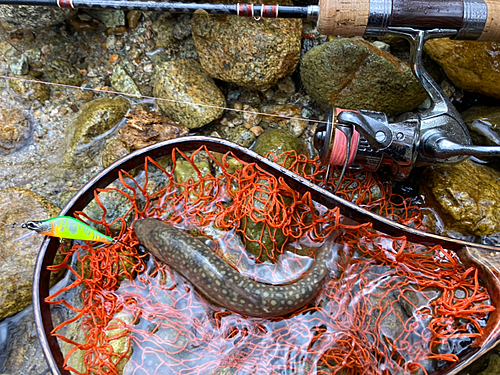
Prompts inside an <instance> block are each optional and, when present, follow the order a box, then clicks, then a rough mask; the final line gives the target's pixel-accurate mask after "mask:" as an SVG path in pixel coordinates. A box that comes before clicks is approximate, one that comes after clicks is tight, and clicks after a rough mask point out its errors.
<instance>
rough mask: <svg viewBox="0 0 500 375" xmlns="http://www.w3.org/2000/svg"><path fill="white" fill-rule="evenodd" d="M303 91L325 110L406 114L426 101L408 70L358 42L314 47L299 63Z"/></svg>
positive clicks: (342, 40)
mask: <svg viewBox="0 0 500 375" xmlns="http://www.w3.org/2000/svg"><path fill="white" fill-rule="evenodd" d="M300 74H301V77H302V82H303V83H304V86H305V87H306V90H307V92H308V93H309V94H311V95H312V96H313V97H314V99H316V101H317V102H318V103H319V104H320V105H321V106H322V107H323V108H324V109H326V108H328V107H330V106H332V105H333V106H336V107H340V108H345V109H361V108H362V109H368V110H372V111H381V112H385V113H387V114H389V115H390V114H396V113H402V112H407V111H410V110H412V109H414V108H415V107H417V106H418V105H419V104H421V103H422V102H423V101H424V100H425V99H426V97H427V94H426V93H425V91H424V89H423V88H422V86H421V85H420V83H419V82H418V81H417V79H416V78H415V76H414V75H413V73H412V71H411V70H410V67H409V66H408V65H407V64H405V63H404V62H402V61H401V60H399V59H397V58H396V57H394V56H392V55H391V54H390V53H387V52H384V51H382V50H380V49H378V48H376V47H375V46H373V45H372V44H371V43H369V42H367V41H365V40H363V39H360V38H343V39H336V40H332V41H330V42H327V43H324V44H321V45H319V46H317V47H314V48H313V49H311V50H310V51H309V52H307V53H306V54H305V55H304V57H303V59H302V63H301V67H300Z"/></svg>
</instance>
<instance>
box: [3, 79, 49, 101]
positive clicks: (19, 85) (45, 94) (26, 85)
mask: <svg viewBox="0 0 500 375" xmlns="http://www.w3.org/2000/svg"><path fill="white" fill-rule="evenodd" d="M14 77H16V78H21V79H9V87H10V88H11V89H12V90H14V92H15V93H17V94H19V95H21V96H22V97H23V98H24V99H27V100H30V101H33V100H38V101H40V102H44V101H45V100H48V99H49V97H50V87H49V85H46V84H43V83H38V82H37V81H39V80H38V79H36V78H35V77H32V76H30V75H26V76H14ZM25 80H27V81H25Z"/></svg>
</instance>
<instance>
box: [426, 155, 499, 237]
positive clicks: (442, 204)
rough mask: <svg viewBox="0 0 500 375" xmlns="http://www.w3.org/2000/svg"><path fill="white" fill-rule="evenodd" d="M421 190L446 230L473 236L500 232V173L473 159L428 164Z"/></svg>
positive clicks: (428, 205) (427, 203) (427, 204)
mask: <svg viewBox="0 0 500 375" xmlns="http://www.w3.org/2000/svg"><path fill="white" fill-rule="evenodd" d="M464 182H466V183H464ZM420 190H421V193H422V194H423V195H424V197H425V202H426V203H425V206H427V207H431V208H433V209H434V210H436V212H437V214H438V215H439V217H440V218H441V220H442V221H443V224H444V229H445V230H453V231H458V232H460V233H462V234H466V235H474V236H482V235H488V234H493V233H497V232H500V216H499V215H498V212H500V172H497V171H495V170H494V169H492V168H489V167H487V166H483V165H479V164H476V163H473V162H471V161H465V162H462V163H460V164H457V165H453V166H437V167H428V168H427V169H426V170H425V173H424V176H423V178H422V180H421V185H420Z"/></svg>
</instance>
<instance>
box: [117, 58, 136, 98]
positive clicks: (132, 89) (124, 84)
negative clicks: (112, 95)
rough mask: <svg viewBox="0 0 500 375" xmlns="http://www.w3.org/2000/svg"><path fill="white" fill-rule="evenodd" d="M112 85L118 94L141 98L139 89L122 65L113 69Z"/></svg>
mask: <svg viewBox="0 0 500 375" xmlns="http://www.w3.org/2000/svg"><path fill="white" fill-rule="evenodd" d="M111 85H112V86H113V89H114V90H116V91H118V92H122V93H125V94H130V95H134V96H138V97H139V96H141V92H140V91H139V88H138V87H137V85H136V84H135V82H134V80H133V79H132V77H130V76H129V75H128V73H127V71H126V70H125V69H124V68H123V66H122V65H121V64H117V65H116V66H115V68H114V69H113V75H112V76H111Z"/></svg>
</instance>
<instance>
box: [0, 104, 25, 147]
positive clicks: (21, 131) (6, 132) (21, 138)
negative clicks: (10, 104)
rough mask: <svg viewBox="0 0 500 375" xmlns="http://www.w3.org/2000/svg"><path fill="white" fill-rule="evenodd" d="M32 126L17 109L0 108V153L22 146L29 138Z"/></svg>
mask: <svg viewBox="0 0 500 375" xmlns="http://www.w3.org/2000/svg"><path fill="white" fill-rule="evenodd" d="M31 132H32V126H31V124H30V121H29V120H28V118H27V117H26V116H25V115H24V114H23V113H22V112H21V111H19V110H16V109H7V108H0V155H6V154H10V153H11V152H13V151H15V150H17V149H19V148H21V147H23V146H24V145H25V144H26V143H27V142H28V140H29V138H30V136H31Z"/></svg>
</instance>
